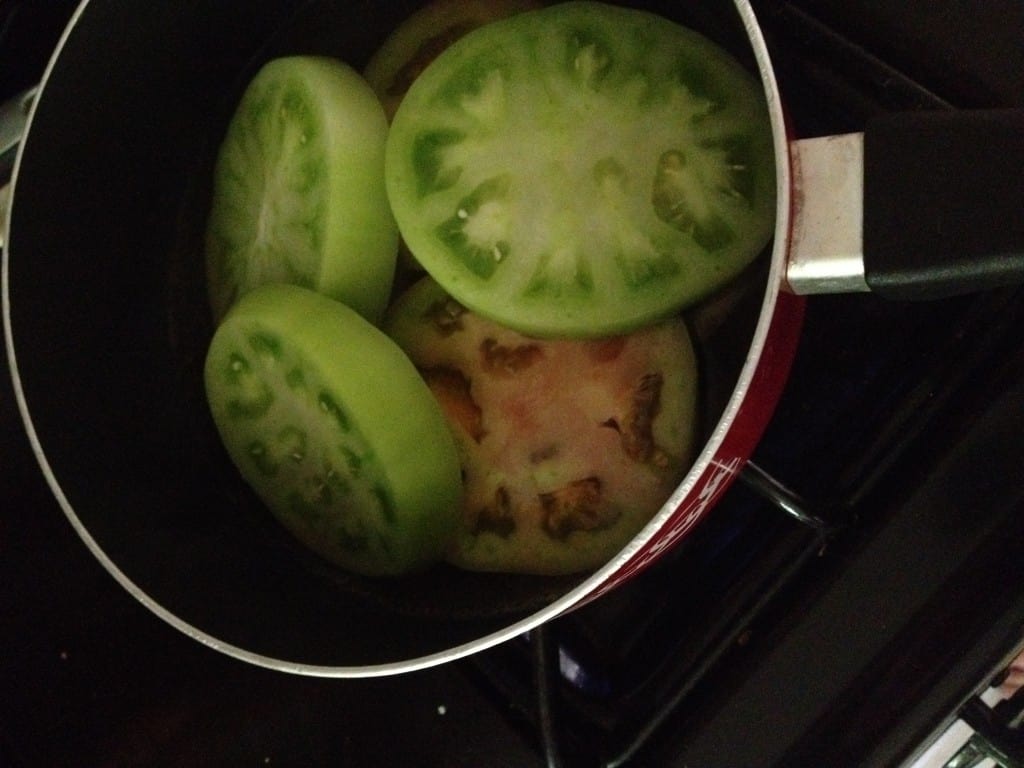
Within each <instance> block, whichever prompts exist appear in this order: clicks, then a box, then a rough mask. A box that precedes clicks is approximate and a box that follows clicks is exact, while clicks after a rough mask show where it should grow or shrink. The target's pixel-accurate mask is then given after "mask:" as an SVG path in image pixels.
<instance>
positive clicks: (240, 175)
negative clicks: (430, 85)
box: [206, 56, 398, 321]
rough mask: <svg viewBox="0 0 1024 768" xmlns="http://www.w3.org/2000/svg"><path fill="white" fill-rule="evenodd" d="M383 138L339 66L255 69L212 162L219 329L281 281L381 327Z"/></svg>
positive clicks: (385, 221)
mask: <svg viewBox="0 0 1024 768" xmlns="http://www.w3.org/2000/svg"><path fill="white" fill-rule="evenodd" d="M387 130H388V126H387V119H386V118H385V116H384V111H383V109H382V107H381V105H380V102H379V101H378V99H377V97H376V95H375V94H374V93H373V90H372V89H371V88H370V86H369V85H368V84H367V83H366V81H365V80H363V78H362V77H361V76H360V75H359V74H357V73H356V72H355V71H353V70H352V69H351V68H350V67H348V66H347V65H345V64H342V63H341V62H338V61H335V60H333V59H327V58H320V57H311V56H292V57H285V58H280V59H275V60H273V61H270V62H269V63H267V64H265V65H264V66H263V68H262V69H260V71H259V72H258V73H257V74H256V76H255V77H254V78H253V79H252V81H251V82H250V83H249V85H248V87H247V88H246V90H245V93H244V94H243V96H242V99H241V101H240V103H239V105H238V107H237V109H236V111H235V114H234V115H233V117H232V119H231V122H230V124H229V125H228V129H227V133H226V135H225V137H224V140H223V142H222V144H221V147H220V151H219V155H218V159H217V167H216V172H215V178H214V188H213V198H212V201H211V212H210V218H209V223H208V227H207V244H206V251H207V278H208V285H209V293H210V301H211V305H212V307H213V311H214V315H215V316H216V317H217V318H220V317H221V316H222V315H223V314H224V312H226V311H227V309H228V307H229V306H230V305H231V304H232V303H233V302H234V301H235V300H236V299H237V298H238V297H239V296H240V295H242V294H244V293H245V292H247V291H249V290H251V289H252V288H254V287H256V286H257V285H262V284H264V283H278V282H283V283H291V284H294V285H301V286H305V287H308V288H312V289H314V290H317V291H319V292H321V293H324V294H326V295H328V296H331V297H332V298H335V299H338V300H340V301H343V302H344V303H346V304H348V305H349V306H351V307H352V308H354V309H355V310H356V311H358V312H360V313H361V314H362V315H363V316H365V317H366V318H367V319H369V320H371V321H376V320H378V319H379V318H380V316H381V314H382V312H383V310H384V307H385V305H386V303H387V300H388V296H389V294H390V291H391V283H392V280H393V278H394V271H395V257H396V254H397V251H398V230H397V228H396V226H395V222H394V218H393V217H392V215H391V209H390V207H389V205H388V201H387V194H386V191H385V189H384V177H383V174H384V146H385V141H386V137H387Z"/></svg>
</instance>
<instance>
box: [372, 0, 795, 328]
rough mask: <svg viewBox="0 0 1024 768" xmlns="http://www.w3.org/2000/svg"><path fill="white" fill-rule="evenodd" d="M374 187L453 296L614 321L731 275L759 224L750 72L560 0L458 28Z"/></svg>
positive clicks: (413, 98)
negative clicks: (462, 32)
mask: <svg viewBox="0 0 1024 768" xmlns="http://www.w3.org/2000/svg"><path fill="white" fill-rule="evenodd" d="M386 174H387V177H386V181H387V189H388V195H389V199H390V201H391V204H392V209H393V211H394V213H395V217H396V219H397V221H398V225H399V229H400V231H401V234H402V237H403V238H404V240H405V242H406V244H407V245H408V247H409V248H410V249H411V251H412V252H413V254H414V255H415V256H416V258H417V260H418V261H419V262H420V263H421V264H422V265H423V266H424V267H425V268H426V269H427V271H428V272H429V273H430V274H431V275H432V276H433V277H434V278H435V279H436V280H437V281H438V282H439V283H440V284H441V285H442V286H444V288H445V289H446V290H447V291H449V292H450V293H451V294H452V296H453V297H455V298H456V299H457V300H458V301H459V302H461V303H463V304H464V305H466V306H467V307H470V308H471V309H473V310H474V311H476V312H479V313H480V314H482V315H484V316H486V317H489V318H491V319H493V320H495V321H497V322H500V323H503V324H505V325H508V326H509V327H512V328H515V329H517V330H519V331H521V332H523V333H528V334H531V335H536V336H543V337H557V336H570V337H580V336H591V337H597V336H603V335H607V334H610V333H621V332H625V331H628V330H632V329H634V328H637V327H639V326H640V325H642V324H644V323H647V322H650V321H652V320H656V319H660V318H663V317H666V316H668V315H670V314H672V313H674V312H677V311H678V310H680V309H681V308H683V307H684V306H687V305H689V304H691V303H693V302H695V301H697V300H698V299H700V298H702V297H703V296H705V295H707V294H709V293H711V292H712V291H714V290H715V289H716V288H717V287H719V286H720V285H722V284H724V283H725V282H727V281H728V280H730V279H731V278H732V277H734V276H735V275H736V274H738V273H739V272H740V271H741V270H742V269H743V268H744V267H745V266H746V265H747V264H749V263H750V262H751V261H752V260H753V259H754V258H755V257H756V256H757V255H758V253H760V252H761V251H762V250H763V248H764V246H765V245H766V243H767V241H768V239H769V237H770V235H771V231H772V227H773V223H774V208H775V188H774V185H775V182H774V167H773V154H772V139H771V129H770V123H769V120H768V115H767V110H766V108H765V103H764V98H763V95H762V92H761V90H760V89H759V87H758V84H757V82H756V81H755V80H754V79H753V78H752V77H751V76H750V75H748V74H747V73H746V72H745V71H744V70H743V69H742V68H741V67H740V66H739V65H738V64H737V63H736V62H735V61H734V60H733V59H732V58H731V57H730V56H729V55H728V54H726V53H725V52H723V51H722V50H721V49H719V48H718V47H716V46H714V45H713V44H712V43H710V42H709V41H708V40H706V39H705V38H703V37H701V36H699V35H697V34H696V33H694V32H692V31H690V30H687V29H684V28H682V27H679V26H678V25H675V24H673V23H671V22H669V21H667V20H665V19H663V18H661V17H658V16H655V15H653V14H650V13H646V12H641V11H635V10H630V9H625V8H618V7H614V6H609V5H604V4H601V3H591V2H571V3H564V4H559V5H556V6H552V7H549V8H545V9H542V10H538V11H529V12H526V13H522V14H519V15H516V16H514V17H512V18H509V19H504V20H501V21H497V22H494V23H492V24H489V25H487V26H485V27H482V28H480V29H477V30H475V31H473V32H470V33H469V34H467V35H466V36H465V37H463V38H462V39H460V40H459V41H458V42H456V43H454V44H453V45H452V46H451V47H450V48H448V49H447V50H445V51H444V52H443V53H442V54H440V55H439V56H438V57H437V58H436V59H435V60H434V61H433V63H431V64H430V65H429V66H428V67H427V68H426V69H425V70H424V72H423V73H422V74H421V75H420V76H419V77H418V78H417V80H416V81H415V82H414V83H413V85H412V87H411V88H410V89H409V91H408V93H407V94H406V96H405V99H404V100H403V102H402V105H401V106H400V107H399V109H398V111H397V113H396V114H395V117H394V120H393V123H392V130H391V133H390V136H389V139H388V146H387V155H386Z"/></svg>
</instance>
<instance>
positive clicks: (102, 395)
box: [3, 0, 1024, 677]
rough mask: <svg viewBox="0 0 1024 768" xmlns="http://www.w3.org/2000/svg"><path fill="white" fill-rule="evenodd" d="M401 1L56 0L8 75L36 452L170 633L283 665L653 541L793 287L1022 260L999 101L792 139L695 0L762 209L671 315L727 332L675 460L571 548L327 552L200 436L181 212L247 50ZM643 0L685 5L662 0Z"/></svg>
mask: <svg viewBox="0 0 1024 768" xmlns="http://www.w3.org/2000/svg"><path fill="white" fill-rule="evenodd" d="M415 6H416V4H415V3H402V2H388V3H374V2H369V0H364V1H362V2H351V3H348V2H347V3H340V2H333V1H332V0H313V1H312V2H309V1H304V2H300V1H298V0H254V1H253V2H247V3H225V2H219V1H218V2H214V0H197V1H196V2H191V3H179V2H170V1H168V0H159V1H156V2H147V3H145V4H137V3H129V2H125V1H124V0H88V1H87V2H83V3H82V5H81V6H80V7H79V8H78V9H77V11H76V13H75V14H74V16H73V18H72V20H71V22H70V24H69V26H68V28H67V30H66V31H65V33H64V35H63V38H62V40H61V42H60V44H59V47H58V50H57V51H56V53H55V54H54V55H53V57H52V59H51V61H50V64H49V66H48V68H47V70H46V72H45V76H44V78H43V80H42V83H41V84H40V87H39V88H38V90H37V92H35V93H34V94H33V98H32V106H31V110H30V112H29V113H28V114H27V129H26V130H25V133H24V136H23V139H22V141H21V146H20V149H19V152H18V158H17V162H16V165H15V168H14V175H13V183H12V197H11V206H10V211H9V213H8V216H7V220H6V223H5V248H4V261H3V315H4V324H5V334H6V336H5V340H6V350H7V356H8V362H9V367H10V372H11V376H12V379H13V382H14V389H15V392H16V395H17V399H18V405H19V408H20V411H21V414H22V417H23V419H24V424H25V428H26V433H27V437H28V440H29V442H30V443H31V447H32V450H33V451H34V453H35V456H36V458H37V459H38V462H39V465H40V468H41V471H42V472H43V474H44V475H45V477H46V479H47V481H48V483H49V485H50V487H51V488H52V491H53V493H54V495H55V496H56V498H57V500H58V501H59V504H60V506H61V507H62V508H63V510H64V512H65V513H66V515H67V518H68V520H69V521H70V524H71V525H72V526H73V527H74V528H75V530H76V531H77V532H78V534H79V535H80V536H81V538H82V540H83V542H84V543H85V545H86V546H87V547H88V548H89V549H90V550H91V551H92V553H93V554H94V555H95V556H96V557H97V558H98V560H99V561H100V562H101V563H102V564H103V566H104V567H105V568H106V569H107V570H108V571H109V572H110V573H111V574H112V576H113V577H114V578H115V579H116V580H117V581H118V582H119V583H120V584H121V585H122V586H123V587H124V588H125V589H126V590H127V591H128V592H130V593H131V594H132V595H133V596H134V597H135V598H137V599H138V600H139V601H140V602H141V603H143V604H144V605H145V606H147V607H148V608H149V609H150V610H152V611H153V612H154V613H156V614H157V615H158V616H159V617H161V618H162V619H164V620H166V621H167V622H168V623H169V624H170V625H171V626H173V627H175V628H177V629H178V630H181V631H182V632H184V633H185V634H187V635H189V636H191V637H193V638H195V639H196V640H197V641H200V642H202V643H205V644H207V645H208V646H211V647H213V648H215V649H218V650H219V651H222V652H224V653H227V654H229V655H232V656H234V657H237V658H239V659H242V660H245V661H247V662H250V663H254V664H258V665H263V666H266V667H270V668H273V669H278V670H284V671H287V672H293V673H300V674H308V675H320V676H332V677H357V676H371V675H383V674H392V673H398V672H403V671H408V670H413V669H417V668H422V667H425V666H429V665H432V664H439V663H442V662H446V661H450V660H453V659H456V658H460V657H464V656H466V655H468V654H471V653H474V652H476V651H479V650H482V649H485V648H488V647H491V646H494V645H496V644H498V643H502V642H505V641H507V640H510V639H512V638H514V637H517V636H519V635H522V634H523V633H526V632H528V631H529V630H531V629H532V628H535V627H538V626H539V625H541V624H542V623H544V622H547V621H549V620H551V619H553V618H554V617H557V616H559V615H561V614H564V613H566V612H569V611H572V610H574V609H576V608H577V607H579V606H582V605H584V604H586V603H588V602H590V601H593V600H596V599H598V598H600V597H601V596H602V595H605V594H606V593H607V592H609V591H610V590H612V589H614V588H616V587H617V586H618V585H620V584H622V583H623V582H625V581H626V580H628V579H630V578H632V577H633V576H635V575H636V574H638V573H639V572H641V571H642V570H644V569H645V568H647V567H648V566H650V565H651V564H652V563H654V562H656V561H657V560H658V559H659V558H660V557H662V555H663V554H664V553H665V552H667V551H668V550H670V549H671V548H672V547H673V546H674V545H675V544H676V543H677V542H679V541H680V540H682V539H683V538H684V537H685V536H686V535H687V534H688V532H690V531H691V530H692V529H693V528H694V526H696V525H697V524H698V523H700V521H701V520H702V519H704V518H705V517H706V516H707V515H708V514H712V510H713V509H714V506H715V503H716V501H717V500H718V499H719V498H720V497H721V495H722V494H723V493H724V492H725V490H726V489H727V488H728V487H729V486H730V484H731V483H732V482H733V481H734V480H735V478H736V477H737V475H738V473H739V472H741V470H742V469H743V467H744V466H745V465H746V463H747V461H748V459H749V457H750V456H751V454H752V452H753V450H754V448H755V446H756V445H757V442H758V440H759V439H760V437H761V435H762V433H763V431H764V429H765V428H766V425H767V424H768V423H769V420H770V418H771V415H772V410H773V408H774V407H775V404H776V402H777V401H778V399H779V397H780V394H781V393H782V391H783V389H784V387H785V383H786V377H787V374H788V371H789V367H790V364H791V361H792V359H793V357H794V354H795V352H796V349H797V346H798V342H799V337H800V330H801V322H802V317H803V309H804V305H805V302H806V301H807V300H808V299H806V298H805V296H806V295H807V294H810V293H816V292H838V291H854V290H873V291H876V292H880V293H883V294H890V295H893V296H896V297H900V298H927V297H930V296H941V295H947V294H949V293H953V292H962V291H979V290H986V289H989V288H992V287H995V286H998V285H1002V284H1006V283H1010V282H1016V281H1019V280H1020V277H1021V275H1022V274H1024V216H1021V215H1020V201H1021V200H1024V173H1022V169H1024V148H1022V145H1024V115H1022V113H1021V112H1013V111H992V112H989V111H986V112H972V113H960V112H950V113H935V114H933V113H914V114H908V115H893V116H887V117H886V118H884V119H881V120H879V121H878V122H877V123H874V124H871V125H869V126H866V129H865V131H864V133H857V134H852V135H845V136H832V137H825V138H819V139H811V140H800V141H797V140H794V139H793V138H792V137H791V136H790V134H789V133H788V131H787V122H786V116H785V111H784V106H783V103H782V98H781V97H780V89H779V85H778V83H777V82H776V78H775V74H774V72H773V69H772V64H771V60H770V56H769V50H768V48H767V46H766V43H765V40H764V38H763V36H762V33H761V30H760V28H759V26H758V22H757V19H756V17H755V12H754V10H753V9H752V7H751V6H750V4H748V2H747V1H746V0H735V2H734V3H727V2H722V3H720V4H718V6H714V7H713V13H710V14H708V13H703V14H702V16H708V15H711V16H714V17H715V18H717V19H718V20H719V22H718V23H716V24H715V25H714V28H713V29H710V30H707V34H708V35H709V36H710V37H713V38H715V39H716V41H718V42H719V43H720V44H721V45H723V46H725V47H727V48H728V49H729V50H731V51H732V52H733V54H734V55H735V57H736V58H737V59H738V60H739V61H741V62H742V63H743V64H744V65H745V66H746V67H747V68H748V69H749V70H750V72H751V73H752V74H753V76H754V77H755V78H756V79H757V80H759V82H760V84H761V85H762V87H763V90H764V94H765V97H766V101H767V105H768V112H769V115H770V120H771V124H772V143H773V151H774V153H775V158H774V163H775V177H776V179H775V194H776V205H775V228H774V236H773V237H772V238H771V240H770V242H769V245H768V246H767V247H766V250H765V252H764V253H763V254H762V256H761V257H760V258H759V259H758V261H757V262H756V263H755V265H754V267H752V268H751V270H750V272H748V273H747V274H746V275H745V276H744V277H743V279H742V285H743V288H742V290H737V291H736V293H735V295H734V297H733V298H732V299H731V300H730V301H729V302H727V303H729V305H730V306H732V307H733V311H731V312H730V313H728V314H727V319H725V320H723V321H718V322H716V323H714V324H712V325H713V326H714V327H713V328H712V329H711V330H709V331H707V338H698V342H699V344H700V345H701V346H707V347H709V348H710V347H715V348H724V349H726V350H727V351H726V352H724V353H715V352H708V351H704V352H702V354H703V355H704V357H705V360H704V362H705V363H706V371H708V373H706V374H705V381H703V382H702V383H703V384H704V385H705V388H706V389H707V390H708V391H709V392H711V394H705V395H703V396H702V397H703V405H702V421H701V425H700V431H701V439H702V443H701V445H700V447H699V449H698V450H697V451H696V457H695V460H694V462H693V465H692V468H691V469H690V470H689V471H688V472H687V473H686V475H685V477H684V478H683V479H682V480H681V482H680V483H679V484H678V487H676V488H675V490H674V491H673V492H672V493H671V496H670V498H668V499H667V500H666V502H665V504H664V505H663V506H662V507H661V509H660V510H659V511H657V512H656V514H655V515H654V517H653V519H651V521H650V522H649V523H648V524H646V525H645V526H644V527H643V529H642V530H641V531H640V532H639V533H638V534H637V535H636V536H635V537H633V538H632V539H631V540H630V541H629V542H628V543H627V544H626V545H625V546H624V547H623V548H622V549H621V550H620V551H618V552H617V553H616V554H615V555H614V556H613V557H611V558H610V559H609V560H608V561H607V562H605V563H604V564H603V565H600V566H599V567H597V568H596V569H593V570H590V571H588V572H585V573H582V574H577V575H570V576H557V577H554V576H548V577H540V576H531V575H510V574H482V573H469V572H464V571H460V570H457V569H454V568H450V567H447V566H437V567H435V568H432V569H429V570H426V571H423V572H419V573H416V574H414V575H411V576H407V577H401V578H385V579H380V578H370V577H360V576H357V575H354V574H349V573H345V572H339V571H338V570H337V569H334V568H332V567H330V566H328V565H327V564H325V563H323V562H320V561H319V560H318V559H317V558H316V557H315V556H312V555H311V554H309V553H306V552H304V551H303V550H302V548H301V547H297V546H296V545H295V543H294V541H293V540H292V539H291V538H290V537H288V536H285V535H282V533H281V531H280V530H279V529H278V527H277V526H276V523H275V522H274V521H273V520H271V519H270V518H269V517H268V516H267V515H266V514H265V512H264V510H262V508H261V506H260V504H259V502H258V500H256V499H255V498H254V496H253V494H252V493H251V492H250V491H249V489H248V488H247V486H246V485H245V483H244V482H243V481H242V480H241V478H240V477H239V476H238V474H237V472H236V471H235V469H234V467H233V466H232V464H231V463H230V461H229V460H228V458H227V456H226V454H225V452H224V450H223V447H222V446H221V444H220V442H219V440H218V437H217V433H216V431H215V429H214V426H213V423H212V421H211V418H210V415H209V412H208V409H207V408H206V404H205V400H204V393H203V382H202V366H203V359H204V355H205V353H206V349H207V346H208V344H209V341H210V338H211V335H212V333H213V328H214V323H213V320H212V318H211V312H210V309H209V305H208V303H207V301H206V292H205V289H204V284H203V280H204V269H203V265H202V257H201V253H202V237H203V229H204V223H205V218H206V214H207V211H208V209H209V203H210V195H211V190H210V186H211V178H212V172H213V170H212V169H213V163H214V155H215V150H216V146H217V143H218V142H219V140H220V137H221V136H223V134H224V130H225V125H226V124H227V121H228V119H229V118H230V115H231V112H232V109H233V106H234V104H235V103H236V101H237V98H238V96H239V94H240V92H241V89H242V87H243V86H244V83H245V82H246V80H247V78H248V77H250V76H251V75H252V73H253V72H254V71H255V69H256V68H257V67H258V66H259V65H260V64H261V63H262V62H264V61H266V60H268V59H270V58H273V57H276V56H282V55H286V54H293V53H314V54H319V55H325V56H331V57H335V58H337V59H340V60H342V61H345V62H347V63H349V64H350V65H352V66H353V67H355V68H360V67H362V66H363V65H364V64H365V63H366V62H367V60H368V59H369V58H370V57H371V55H372V54H373V52H374V51H375V50H376V48H377V47H378V46H379V45H380V44H381V42H382V41H383V40H384V39H385V37H386V36H387V34H388V32H389V31H390V30H392V29H394V28H395V27H397V26H398V24H399V23H400V22H401V21H402V20H403V19H404V18H406V17H407V16H408V15H409V14H410V13H412V12H413V11H414V10H415ZM649 9H650V10H653V11H655V12H656V13H658V14H660V15H662V16H665V17H668V18H672V19H675V20H678V21H680V22H681V23H684V24H685V23H687V22H688V21H689V15H688V8H687V4H686V3H678V4H672V3H661V4H652V5H651V6H650V7H649ZM689 10H692V9H689ZM705 10H706V8H705ZM698 336H700V333H698ZM712 337H713V338H712ZM722 345H724V346H722ZM711 372H713V373H711ZM111 630H112V631H117V628H116V627H112V628H111Z"/></svg>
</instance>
